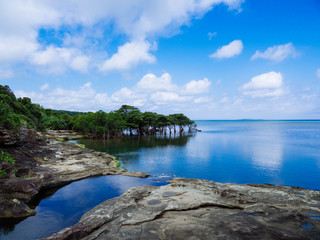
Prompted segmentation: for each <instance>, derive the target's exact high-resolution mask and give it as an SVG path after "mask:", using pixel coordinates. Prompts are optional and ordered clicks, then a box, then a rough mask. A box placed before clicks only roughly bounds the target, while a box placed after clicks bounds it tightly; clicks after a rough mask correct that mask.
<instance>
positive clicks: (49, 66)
mask: <svg viewBox="0 0 320 240" xmlns="http://www.w3.org/2000/svg"><path fill="white" fill-rule="evenodd" d="M30 61H31V62H32V63H33V64H35V65H38V66H41V67H43V68H44V69H46V70H47V71H49V72H52V73H62V72H64V71H65V70H66V67H68V66H69V67H70V68H72V69H74V70H78V71H80V72H83V73H84V72H87V70H88V64H89V58H88V57H87V56H84V55H82V53H81V52H80V51H79V50H77V49H74V48H60V47H54V46H49V47H47V48H46V49H45V50H43V51H36V52H34V53H33V54H32V56H31V58H30Z"/></svg>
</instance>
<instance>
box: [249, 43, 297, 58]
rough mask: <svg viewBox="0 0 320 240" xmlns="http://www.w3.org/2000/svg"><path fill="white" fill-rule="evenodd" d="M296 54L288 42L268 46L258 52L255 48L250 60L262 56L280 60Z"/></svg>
mask: <svg viewBox="0 0 320 240" xmlns="http://www.w3.org/2000/svg"><path fill="white" fill-rule="evenodd" d="M296 55H297V52H296V49H295V47H294V46H293V44H292V43H291V42H290V43H287V44H283V45H278V46H272V47H269V48H267V49H266V50H265V51H264V52H260V51H258V50H257V51H256V52H255V54H254V55H253V56H252V57H251V60H255V59H258V58H263V59H268V60H271V61H274V62H281V61H283V60H284V59H286V58H294V57H295V56H296Z"/></svg>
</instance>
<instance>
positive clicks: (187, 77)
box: [0, 0, 320, 120]
mask: <svg viewBox="0 0 320 240" xmlns="http://www.w3.org/2000/svg"><path fill="white" fill-rule="evenodd" d="M0 84H1V85H9V86H10V88H11V89H12V90H13V91H14V93H15V94H16V96H18V97H30V98H31V100H32V101H33V102H34V103H38V104H40V105H41V106H43V107H45V108H52V109H59V110H70V111H85V112H87V111H98V110H103V111H105V112H109V111H112V110H115V109H118V108H119V107H120V106H121V105H123V104H128V105H133V106H136V107H138V108H139V109H140V110H141V111H153V112H157V113H161V114H170V113H181V112H182V113H184V114H185V115H187V116H188V117H190V118H191V119H194V120H199V119H320V104H319V103H320V101H319V100H320V1H319V0H259V1H257V0H174V1H172V0H153V1H150V0H118V1H113V0H90V1H88V0H64V1H62V0H46V1H42V0H28V1H25V0H10V1H7V0H0Z"/></svg>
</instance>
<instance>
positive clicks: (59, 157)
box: [0, 129, 148, 219]
mask: <svg viewBox="0 0 320 240" xmlns="http://www.w3.org/2000/svg"><path fill="white" fill-rule="evenodd" d="M25 131H27V132H24V133H23V134H18V135H14V134H11V133H8V132H2V134H0V135H1V137H0V140H3V141H2V143H3V144H2V146H5V147H0V150H3V151H6V152H8V153H10V154H11V155H12V156H13V157H14V158H15V162H16V166H15V167H16V168H17V169H18V172H17V173H16V174H15V176H14V175H13V176H10V177H9V178H1V179H0V219H1V218H23V217H27V216H31V215H34V214H36V213H35V212H34V210H33V209H31V208H30V207H29V206H28V203H30V201H32V200H33V199H34V198H35V197H36V196H37V195H38V193H39V191H41V190H45V189H49V188H52V187H57V186H63V185H65V184H68V183H70V182H73V181H77V180H80V179H83V178H88V177H95V176H102V175H126V176H134V177H147V176H148V174H146V173H141V172H127V171H125V170H123V169H120V168H117V167H116V166H117V160H116V159H115V158H114V157H113V156H110V155H108V154H106V153H100V152H95V151H93V150H90V149H86V148H83V147H82V146H78V145H76V144H74V143H68V142H62V141H57V139H58V140H62V139H64V140H66V139H75V138H79V137H81V136H79V135H76V134H74V133H72V132H69V131H51V132H48V133H46V134H44V135H42V136H39V135H37V134H36V133H35V132H33V131H32V130H27V129H25ZM28 131H29V132H28Z"/></svg>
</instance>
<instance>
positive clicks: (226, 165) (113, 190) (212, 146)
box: [0, 121, 320, 239]
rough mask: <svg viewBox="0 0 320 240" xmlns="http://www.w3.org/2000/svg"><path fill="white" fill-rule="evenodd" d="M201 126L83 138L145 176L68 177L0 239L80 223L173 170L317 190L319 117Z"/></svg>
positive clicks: (0, 229) (4, 226)
mask: <svg viewBox="0 0 320 240" xmlns="http://www.w3.org/2000/svg"><path fill="white" fill-rule="evenodd" d="M197 124H198V128H199V129H201V130H202V132H198V133H196V134H191V135H183V136H174V135H171V136H170V135H166V136H157V137H155V136H144V137H133V138H127V139H122V140H119V139H115V140H108V141H107V140H105V141H103V140H85V139H82V140H78V141H77V142H78V143H81V144H85V145H86V147H88V148H92V149H95V150H97V151H103V152H108V153H109V154H111V155H114V156H116V157H117V158H118V159H119V160H120V161H121V163H122V167H125V168H126V169H128V170H129V171H144V172H147V173H149V174H151V175H152V176H151V177H150V178H148V179H139V178H130V177H125V176H105V177H98V178H91V179H85V180H81V181H78V182H74V183H71V184H69V185H67V186H65V187H63V188H61V189H59V190H57V191H56V192H55V193H53V194H52V195H50V196H47V197H46V198H45V199H43V200H41V202H40V204H39V205H38V206H37V208H36V211H37V215H36V216H33V217H29V218H27V219H25V220H24V221H22V222H20V223H18V224H14V223H8V222H0V239H39V238H41V237H45V236H48V235H50V234H52V233H54V232H57V231H59V230H61V229H62V228H65V227H67V226H70V225H73V224H75V223H76V222H77V221H79V219H80V217H81V216H82V215H83V214H84V213H85V212H86V211H88V210H89V209H91V208H93V207H94V206H96V205H97V204H99V203H101V202H103V201H104V200H106V199H109V198H112V197H116V196H119V195H121V194H122V193H123V192H124V191H125V190H126V189H128V188H131V187H134V186H142V185H163V184H165V181H166V180H168V179H170V178H172V177H189V178H201V179H207V180H213V181H218V182H232V183H272V184H283V185H290V186H299V187H303V188H309V189H315V190H320V121H197Z"/></svg>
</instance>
